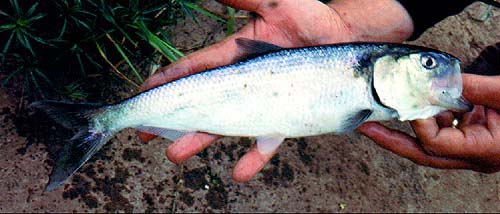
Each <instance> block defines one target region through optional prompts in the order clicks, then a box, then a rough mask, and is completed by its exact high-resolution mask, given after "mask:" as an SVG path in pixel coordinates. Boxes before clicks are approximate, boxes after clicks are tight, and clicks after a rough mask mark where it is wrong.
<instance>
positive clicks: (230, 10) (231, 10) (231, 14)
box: [226, 7, 236, 36]
mask: <svg viewBox="0 0 500 214" xmlns="http://www.w3.org/2000/svg"><path fill="white" fill-rule="evenodd" d="M235 12H236V11H235V10H234V8H232V7H227V15H228V16H229V19H228V20H227V30H226V36H229V35H231V34H233V33H234V21H235V19H234V14H235Z"/></svg>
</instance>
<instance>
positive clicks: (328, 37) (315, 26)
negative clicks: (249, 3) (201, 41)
mask: <svg viewBox="0 0 500 214" xmlns="http://www.w3.org/2000/svg"><path fill="white" fill-rule="evenodd" d="M295 3H296V2H294V1H287V2H283V4H287V5H279V6H276V8H275V9H273V11H272V13H273V15H269V16H266V15H267V14H266V13H264V14H263V16H260V17H258V18H256V19H254V20H253V22H252V23H250V24H249V25H247V27H246V29H243V30H242V31H241V34H243V35H247V34H248V35H247V36H251V37H252V39H256V40H262V41H267V42H270V43H274V44H278V45H282V46H285V47H296V46H308V45H317V44H325V43H333V42H338V41H348V40H349V39H351V38H350V35H349V34H350V33H349V32H348V31H339V28H343V27H345V26H343V25H344V23H336V22H338V21H339V20H340V19H338V18H337V17H338V14H337V13H336V11H335V10H333V9H332V8H330V7H329V6H327V5H325V4H323V3H321V2H319V1H303V4H302V5H301V6H300V7H294V6H293V5H291V4H295ZM267 7H271V6H267ZM269 10H271V9H267V10H265V9H264V11H267V13H269V12H271V11H269ZM305 10H308V11H314V13H311V12H308V11H305ZM327 17H335V18H327ZM247 32H248V33H247ZM332 32H336V33H335V34H332Z"/></svg>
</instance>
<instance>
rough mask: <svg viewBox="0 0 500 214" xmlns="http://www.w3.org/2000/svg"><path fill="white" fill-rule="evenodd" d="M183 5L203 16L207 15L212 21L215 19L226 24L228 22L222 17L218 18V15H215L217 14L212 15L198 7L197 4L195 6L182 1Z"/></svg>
mask: <svg viewBox="0 0 500 214" xmlns="http://www.w3.org/2000/svg"><path fill="white" fill-rule="evenodd" d="M182 4H184V5H185V6H186V7H188V8H190V9H192V10H195V11H197V12H199V13H201V14H203V15H206V16H208V17H210V18H212V19H215V20H217V21H220V22H224V23H225V22H227V21H226V20H225V19H223V18H222V17H220V16H217V15H215V14H213V13H211V12H209V11H207V10H205V9H203V8H201V7H200V6H198V5H196V4H193V3H191V2H185V1H182Z"/></svg>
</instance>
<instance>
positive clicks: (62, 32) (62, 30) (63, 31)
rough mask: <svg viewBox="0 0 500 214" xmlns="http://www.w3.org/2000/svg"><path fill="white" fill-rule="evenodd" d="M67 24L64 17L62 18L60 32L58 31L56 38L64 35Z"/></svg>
mask: <svg viewBox="0 0 500 214" xmlns="http://www.w3.org/2000/svg"><path fill="white" fill-rule="evenodd" d="M67 24H68V21H67V20H66V19H64V21H63V26H62V27H61V32H60V33H59V36H58V38H61V37H62V36H63V35H64V33H65V32H66V25H67Z"/></svg>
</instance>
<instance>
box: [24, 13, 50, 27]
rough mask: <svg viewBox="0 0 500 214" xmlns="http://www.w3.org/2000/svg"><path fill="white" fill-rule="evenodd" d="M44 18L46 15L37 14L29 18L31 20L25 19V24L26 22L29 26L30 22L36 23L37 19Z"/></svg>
mask: <svg viewBox="0 0 500 214" xmlns="http://www.w3.org/2000/svg"><path fill="white" fill-rule="evenodd" d="M45 16H47V14H45V13H40V14H37V15H36V16H33V17H31V18H29V19H27V20H26V22H28V23H30V24H31V22H34V21H36V20H39V19H41V18H43V17H45Z"/></svg>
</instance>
